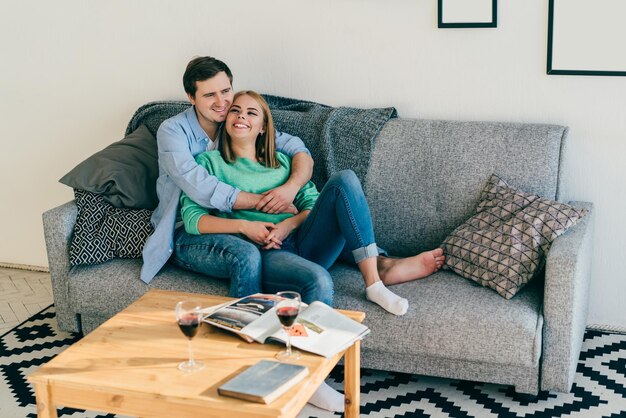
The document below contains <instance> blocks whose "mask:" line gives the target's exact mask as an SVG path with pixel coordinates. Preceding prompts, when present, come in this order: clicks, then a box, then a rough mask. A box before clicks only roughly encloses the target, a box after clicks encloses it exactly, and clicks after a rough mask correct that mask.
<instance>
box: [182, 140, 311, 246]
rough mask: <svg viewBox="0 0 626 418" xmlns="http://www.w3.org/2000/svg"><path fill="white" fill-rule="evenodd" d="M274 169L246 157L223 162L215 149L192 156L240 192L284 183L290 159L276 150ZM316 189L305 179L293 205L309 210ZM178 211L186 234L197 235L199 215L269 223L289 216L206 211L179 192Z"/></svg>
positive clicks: (269, 188) (255, 211)
mask: <svg viewBox="0 0 626 418" xmlns="http://www.w3.org/2000/svg"><path fill="white" fill-rule="evenodd" d="M276 159H277V160H278V162H279V163H280V167H278V168H268V167H265V166H264V165H263V164H260V163H258V162H255V161H252V160H250V159H248V158H237V160H236V161H235V162H234V163H227V162H226V161H224V159H223V158H222V155H221V154H220V152H219V151H207V152H203V153H202V154H199V155H198V156H197V157H196V162H197V163H198V164H199V165H201V166H202V167H204V168H206V169H207V171H208V172H209V174H212V175H214V176H215V177H217V178H218V179H219V180H220V181H222V182H224V183H226V184H229V185H231V186H233V187H236V188H238V189H239V190H242V191H244V192H250V193H263V192H265V191H267V190H271V189H273V188H275V187H278V186H280V185H282V184H284V183H285V182H286V181H287V179H288V178H289V175H290V173H291V158H290V157H288V156H287V155H285V154H283V153H280V152H277V153H276ZM318 196H319V192H318V191H317V189H316V188H315V185H314V184H313V183H312V182H310V181H309V182H308V183H307V184H305V185H304V187H303V188H302V189H300V191H299V192H298V194H297V195H296V198H295V199H294V202H293V203H294V205H295V206H296V208H298V210H299V211H300V212H301V211H303V210H307V209H312V208H313V206H314V205H315V201H316V200H317V197H318ZM180 213H181V217H182V218H183V222H184V223H185V230H186V231H187V233H189V234H193V235H200V232H198V221H199V220H200V217H201V216H202V215H207V214H208V215H215V216H219V217H222V218H230V219H245V220H248V221H263V222H273V223H275V224H277V223H279V222H281V221H283V220H285V219H287V218H290V217H292V216H293V214H291V213H275V214H270V213H265V212H260V211H258V210H254V209H250V210H233V211H232V212H230V213H227V212H220V211H218V210H209V209H206V208H204V207H202V206H200V205H198V204H197V203H196V202H194V201H193V200H191V198H190V197H189V196H187V194H186V193H184V192H183V194H182V196H181V198H180Z"/></svg>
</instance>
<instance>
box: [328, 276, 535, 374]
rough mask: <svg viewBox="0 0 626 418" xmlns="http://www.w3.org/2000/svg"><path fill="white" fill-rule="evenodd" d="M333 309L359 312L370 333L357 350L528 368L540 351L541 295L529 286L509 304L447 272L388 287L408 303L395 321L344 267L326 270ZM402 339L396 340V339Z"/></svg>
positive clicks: (485, 289) (532, 286)
mask: <svg viewBox="0 0 626 418" xmlns="http://www.w3.org/2000/svg"><path fill="white" fill-rule="evenodd" d="M331 272H332V276H333V280H334V284H335V306H336V307H340V308H344V309H352V310H359V311H364V312H366V313H367V315H366V317H365V324H366V325H367V326H368V327H369V328H370V329H371V334H370V336H368V337H366V338H365V339H364V340H363V348H364V349H366V348H367V349H371V350H376V351H379V352H381V353H384V352H390V353H395V352H398V353H407V354H409V355H416V356H420V357H424V356H427V357H431V358H447V359H456V360H464V361H471V362H476V363H481V362H483V363H492V364H493V363H495V364H503V365H505V364H506V365H515V366H524V367H532V366H536V365H537V363H538V360H539V356H540V353H541V335H542V334H541V333H542V327H543V316H542V314H541V304H542V300H541V292H539V288H538V284H537V283H531V284H530V285H528V286H527V287H526V288H524V289H522V291H520V292H519V293H518V295H517V296H516V297H515V298H514V299H511V300H506V299H504V298H502V297H501V296H499V295H498V294H496V293H495V292H493V291H491V290H490V289H487V288H484V287H481V286H479V285H478V284H476V283H474V282H470V281H468V280H466V279H464V278H462V277H460V276H458V275H456V274H455V273H452V272H450V271H439V272H438V273H436V274H434V275H432V276H429V277H427V278H425V279H422V280H417V281H413V282H409V283H404V284H401V285H396V286H393V287H392V288H391V290H393V291H394V292H395V293H397V294H398V295H401V296H403V297H405V298H407V299H408V300H409V310H408V312H407V313H406V315H404V316H401V317H395V316H393V315H391V314H389V313H387V312H386V311H384V310H383V309H382V308H379V307H378V306H377V305H375V304H373V303H372V302H369V301H367V300H366V299H365V292H364V288H363V280H362V279H361V277H360V274H359V273H358V271H357V270H356V269H355V268H353V267H350V266H346V265H336V266H334V267H333V268H332V270H331ZM399 336H402V337H399Z"/></svg>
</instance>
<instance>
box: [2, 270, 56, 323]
mask: <svg viewBox="0 0 626 418" xmlns="http://www.w3.org/2000/svg"><path fill="white" fill-rule="evenodd" d="M50 304H52V284H51V282H50V274H49V273H41V272H36V271H28V270H17V269H9V268H0V335H2V334H4V333H5V332H7V331H9V330H10V329H11V328H13V327H15V326H16V325H18V324H20V323H21V322H22V321H24V320H26V319H28V318H29V317H31V316H32V315H34V314H36V313H37V312H39V311H41V310H42V309H43V308H45V307H47V306H49V305H50Z"/></svg>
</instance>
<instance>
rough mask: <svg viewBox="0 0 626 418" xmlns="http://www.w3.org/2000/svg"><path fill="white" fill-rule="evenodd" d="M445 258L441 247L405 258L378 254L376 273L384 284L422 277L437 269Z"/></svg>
mask: <svg viewBox="0 0 626 418" xmlns="http://www.w3.org/2000/svg"><path fill="white" fill-rule="evenodd" d="M445 259H446V257H445V256H444V255H443V250H442V249H441V248H435V249H434V250H430V251H424V252H423V253H420V254H418V255H414V256H413V257H406V258H391V257H384V256H378V259H377V267H378V274H379V275H380V279H381V280H382V281H383V283H384V284H385V285H392V284H398V283H404V282H408V281H411V280H417V279H422V278H424V277H426V276H430V275H431V274H433V273H435V272H436V271H437V270H439V269H440V268H441V266H443V262H444V261H445Z"/></svg>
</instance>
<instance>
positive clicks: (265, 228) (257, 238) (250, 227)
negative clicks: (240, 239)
mask: <svg viewBox="0 0 626 418" xmlns="http://www.w3.org/2000/svg"><path fill="white" fill-rule="evenodd" d="M274 228H276V225H275V224H273V223H272V222H260V221H243V222H242V225H241V231H240V232H241V233H242V234H244V235H245V236H246V237H248V238H249V239H250V240H252V241H254V242H256V243H257V244H259V245H266V244H267V243H268V242H269V241H268V235H269V234H270V232H271V231H272V230H273V229H274Z"/></svg>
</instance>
